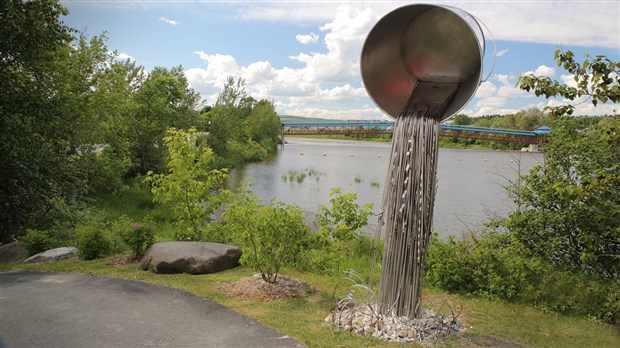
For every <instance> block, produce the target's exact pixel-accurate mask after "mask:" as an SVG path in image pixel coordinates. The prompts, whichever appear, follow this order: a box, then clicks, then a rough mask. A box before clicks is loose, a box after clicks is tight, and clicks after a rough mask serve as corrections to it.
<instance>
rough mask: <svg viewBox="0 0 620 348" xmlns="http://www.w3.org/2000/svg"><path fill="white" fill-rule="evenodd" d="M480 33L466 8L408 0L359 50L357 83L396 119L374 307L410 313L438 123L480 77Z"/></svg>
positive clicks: (430, 198)
mask: <svg viewBox="0 0 620 348" xmlns="http://www.w3.org/2000/svg"><path fill="white" fill-rule="evenodd" d="M483 57H484V34H483V32H482V29H481V27H480V25H479V24H478V21H477V20H476V19H475V18H474V17H473V16H471V15H470V14H468V13H467V12H464V11H461V10H459V9H455V8H451V7H443V6H437V5H425V4H424V5H409V6H404V7H401V8H398V9H396V10H394V11H392V12H390V13H388V14H387V15H386V16H384V17H383V18H382V19H381V20H380V21H379V22H378V23H377V24H376V25H375V26H374V27H373V29H372V30H371V31H370V33H369V34H368V37H367V38H366V42H365V43H364V47H363V50H362V55H361V72H362V79H363V81H364V86H365V88H366V90H367V92H368V94H369V95H370V97H371V98H372V99H373V101H374V102H375V104H376V105H377V106H378V107H379V108H380V109H382V110H383V111H384V112H385V113H386V114H388V115H389V116H390V117H392V118H396V126H395V129H394V138H393V142H392V151H391V158H390V167H389V168H388V175H387V177H386V184H385V186H384V187H385V191H384V194H383V207H382V209H383V214H382V217H381V220H382V222H385V234H384V236H385V237H384V241H385V248H384V255H383V260H382V267H381V280H380V286H379V312H380V313H381V314H384V315H396V316H408V317H413V318H415V317H417V316H418V315H419V309H420V289H421V279H422V276H423V273H424V261H425V258H426V253H427V250H428V244H429V242H430V234H431V223H432V218H433V206H434V199H435V187H436V171H437V154H438V137H439V122H440V121H442V120H445V119H447V118H448V117H450V116H451V115H453V114H455V113H457V112H458V111H459V110H460V109H461V108H463V106H464V105H465V104H467V103H468V102H469V100H470V99H471V98H472V97H473V95H474V93H475V91H476V89H477V88H478V85H479V84H480V82H481V74H482V59H483Z"/></svg>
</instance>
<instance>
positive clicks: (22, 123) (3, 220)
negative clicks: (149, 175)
mask: <svg viewBox="0 0 620 348" xmlns="http://www.w3.org/2000/svg"><path fill="white" fill-rule="evenodd" d="M66 14H67V10H66V9H65V8H64V7H62V6H61V5H60V4H59V3H58V1H52V0H47V1H46V0H38V1H3V2H2V3H1V4H0V37H2V40H0V91H2V92H0V226H1V227H0V229H1V232H2V233H1V234H0V239H1V241H2V242H6V241H8V240H10V239H11V238H12V237H13V236H19V235H21V234H23V233H24V232H25V230H26V229H29V228H32V229H39V230H48V229H50V228H52V227H53V226H54V224H55V223H56V222H58V220H59V219H62V218H63V215H64V214H65V213H67V212H70V211H71V209H70V208H69V207H74V206H77V205H78V204H79V203H80V202H81V201H82V200H83V198H84V194H85V193H86V191H87V187H88V186H87V183H88V181H87V179H88V172H89V170H90V168H89V163H90V161H88V160H87V157H88V156H89V154H90V153H91V152H92V148H93V146H92V145H93V144H92V138H91V137H92V136H93V135H94V134H97V132H96V129H95V128H96V122H93V121H94V120H95V119H96V113H95V112H94V111H93V110H92V109H90V108H89V106H90V99H91V97H92V95H93V93H94V90H95V88H94V84H95V76H96V75H97V72H98V71H100V70H101V69H103V67H104V65H105V61H106V57H107V48H106V47H105V45H104V40H105V36H95V37H93V38H92V39H91V40H90V41H87V40H86V38H85V37H84V36H79V37H78V38H74V37H73V34H74V33H75V30H73V29H71V28H69V27H67V26H66V25H64V24H63V23H62V21H61V17H62V16H63V15H66ZM95 138H96V136H95Z"/></svg>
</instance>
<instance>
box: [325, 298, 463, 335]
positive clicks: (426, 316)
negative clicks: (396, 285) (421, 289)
mask: <svg viewBox="0 0 620 348" xmlns="http://www.w3.org/2000/svg"><path fill="white" fill-rule="evenodd" d="M325 322H326V323H331V324H333V325H334V326H335V327H338V328H342V329H344V330H348V331H351V332H353V333H355V334H358V335H369V336H374V337H377V338H379V339H382V340H386V341H392V342H407V343H418V344H428V343H433V342H435V341H436V340H437V339H439V338H443V337H446V336H448V335H449V334H450V333H452V332H458V331H460V330H461V329H462V326H461V323H460V322H459V321H458V320H456V318H454V317H452V316H447V317H446V316H442V315H439V314H437V313H435V312H434V311H430V310H422V311H421V313H420V316H419V318H416V319H410V318H408V317H404V316H403V317H394V316H386V315H381V314H377V306H376V305H374V304H373V305H358V306H355V307H350V306H340V307H339V308H336V309H334V311H333V312H332V313H331V314H329V315H328V316H327V317H325Z"/></svg>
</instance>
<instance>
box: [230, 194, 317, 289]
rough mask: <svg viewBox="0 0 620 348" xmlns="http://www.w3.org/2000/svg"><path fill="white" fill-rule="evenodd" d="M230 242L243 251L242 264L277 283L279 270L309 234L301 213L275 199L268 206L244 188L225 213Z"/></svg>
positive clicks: (294, 207)
mask: <svg viewBox="0 0 620 348" xmlns="http://www.w3.org/2000/svg"><path fill="white" fill-rule="evenodd" d="M224 221H225V222H226V224H227V227H228V228H229V229H230V231H231V233H232V235H233V237H232V239H233V241H235V242H237V243H239V244H240V245H241V246H242V247H243V250H244V252H243V255H242V256H241V262H242V263H243V264H246V265H248V266H250V267H252V268H253V269H254V270H256V271H258V272H260V273H261V277H262V278H263V280H264V281H266V282H268V283H276V282H277V281H278V274H279V273H280V269H281V268H282V266H283V265H284V264H285V263H286V262H287V260H288V259H289V258H291V257H292V256H293V255H294V254H295V253H296V252H298V251H299V247H300V245H301V242H302V240H303V239H304V238H305V237H306V235H307V234H308V228H307V227H306V225H304V217H303V211H302V210H301V209H300V208H299V207H297V206H294V205H287V204H284V203H282V202H280V201H278V200H276V199H275V198H274V199H272V200H271V202H270V204H269V205H267V206H264V205H261V204H260V199H259V198H258V197H257V196H256V195H255V194H254V193H253V192H252V191H250V190H249V189H247V187H245V186H244V187H242V188H241V189H240V190H239V192H238V193H237V194H236V195H235V198H234V199H233V201H232V203H231V204H230V205H229V206H228V207H227V209H226V211H225V213H224Z"/></svg>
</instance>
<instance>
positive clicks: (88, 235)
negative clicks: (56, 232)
mask: <svg viewBox="0 0 620 348" xmlns="http://www.w3.org/2000/svg"><path fill="white" fill-rule="evenodd" d="M82 219H83V220H82V222H81V223H80V224H79V225H77V227H76V228H75V244H74V245H75V246H76V247H77V248H78V256H79V257H81V258H82V259H84V260H93V259H98V258H102V257H106V256H109V255H113V254H120V253H124V252H126V250H127V246H126V245H125V242H124V241H123V239H122V237H121V236H120V235H119V234H118V233H114V231H118V230H119V229H121V228H122V227H123V226H127V225H128V221H129V218H128V217H126V216H121V217H119V218H118V219H116V220H112V219H110V218H109V217H108V216H106V215H105V214H104V213H103V212H101V211H99V210H96V209H89V210H85V211H84V212H83V213H82Z"/></svg>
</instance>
